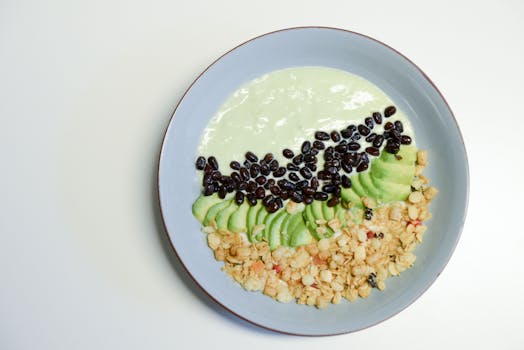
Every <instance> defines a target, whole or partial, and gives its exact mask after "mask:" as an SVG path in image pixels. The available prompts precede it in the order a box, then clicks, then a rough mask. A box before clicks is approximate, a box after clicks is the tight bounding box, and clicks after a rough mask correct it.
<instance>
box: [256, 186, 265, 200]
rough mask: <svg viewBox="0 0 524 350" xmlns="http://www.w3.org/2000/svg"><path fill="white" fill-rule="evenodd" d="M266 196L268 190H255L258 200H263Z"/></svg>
mask: <svg viewBox="0 0 524 350" xmlns="http://www.w3.org/2000/svg"><path fill="white" fill-rule="evenodd" d="M265 195H266V190H265V189H264V187H258V188H257V189H256V190H255V197H256V198H257V199H262V198H264V196H265Z"/></svg>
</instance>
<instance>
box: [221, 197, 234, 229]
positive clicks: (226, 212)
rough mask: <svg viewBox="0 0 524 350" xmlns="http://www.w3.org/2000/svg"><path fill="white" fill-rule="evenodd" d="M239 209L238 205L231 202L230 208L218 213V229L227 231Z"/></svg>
mask: <svg viewBox="0 0 524 350" xmlns="http://www.w3.org/2000/svg"><path fill="white" fill-rule="evenodd" d="M237 209H238V205H236V204H235V203H233V201H230V204H229V206H228V207H226V208H224V209H222V210H221V211H219V212H218V214H217V216H216V222H217V228H221V229H227V228H228V226H227V223H228V222H229V218H230V217H231V215H233V213H234V212H235V211H236V210H237Z"/></svg>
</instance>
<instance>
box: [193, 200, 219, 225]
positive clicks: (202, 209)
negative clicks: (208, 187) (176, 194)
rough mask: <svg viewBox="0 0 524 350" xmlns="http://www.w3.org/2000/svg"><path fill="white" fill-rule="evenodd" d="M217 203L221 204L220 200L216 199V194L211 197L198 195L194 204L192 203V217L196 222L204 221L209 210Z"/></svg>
mask: <svg viewBox="0 0 524 350" xmlns="http://www.w3.org/2000/svg"><path fill="white" fill-rule="evenodd" d="M219 202H222V199H220V198H218V195H217V194H213V195H211V196H204V195H200V197H198V198H197V200H196V201H195V203H193V208H192V209H193V215H194V216H195V218H197V220H198V221H200V222H202V221H204V219H205V217H206V214H207V212H208V211H209V208H211V207H212V206H213V205H215V204H217V203H219Z"/></svg>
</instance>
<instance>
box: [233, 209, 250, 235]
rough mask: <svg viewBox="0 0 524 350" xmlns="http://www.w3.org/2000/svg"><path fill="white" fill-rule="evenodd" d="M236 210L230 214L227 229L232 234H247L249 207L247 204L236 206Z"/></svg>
mask: <svg viewBox="0 0 524 350" xmlns="http://www.w3.org/2000/svg"><path fill="white" fill-rule="evenodd" d="M237 207H238V209H237V210H236V211H235V212H234V213H233V214H231V217H230V218H229V222H228V225H227V228H228V230H229V231H232V232H247V215H248V211H249V209H250V206H249V204H248V203H247V202H244V203H242V205H240V206H237Z"/></svg>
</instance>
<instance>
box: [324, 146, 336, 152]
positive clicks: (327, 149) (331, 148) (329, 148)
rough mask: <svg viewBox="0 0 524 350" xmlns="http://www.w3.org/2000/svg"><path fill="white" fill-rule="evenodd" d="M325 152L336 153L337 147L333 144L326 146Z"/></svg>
mask: <svg viewBox="0 0 524 350" xmlns="http://www.w3.org/2000/svg"><path fill="white" fill-rule="evenodd" d="M324 153H329V154H333V153H335V148H334V147H333V146H329V147H328V148H326V150H325V152H324Z"/></svg>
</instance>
